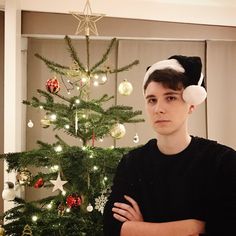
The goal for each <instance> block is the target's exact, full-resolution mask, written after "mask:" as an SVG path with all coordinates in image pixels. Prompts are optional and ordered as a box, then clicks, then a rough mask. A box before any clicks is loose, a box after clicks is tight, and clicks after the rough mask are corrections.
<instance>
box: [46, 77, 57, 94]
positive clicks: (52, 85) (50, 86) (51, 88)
mask: <svg viewBox="0 0 236 236" xmlns="http://www.w3.org/2000/svg"><path fill="white" fill-rule="evenodd" d="M46 89H47V90H48V92H50V93H58V92H59V90H60V84H59V81H58V80H57V79H55V78H53V79H48V80H47V82H46Z"/></svg>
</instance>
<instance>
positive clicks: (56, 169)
mask: <svg viewBox="0 0 236 236" xmlns="http://www.w3.org/2000/svg"><path fill="white" fill-rule="evenodd" d="M51 170H52V171H54V172H56V171H58V170H59V166H58V165H54V166H52V167H51Z"/></svg>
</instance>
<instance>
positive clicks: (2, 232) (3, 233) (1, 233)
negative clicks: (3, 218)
mask: <svg viewBox="0 0 236 236" xmlns="http://www.w3.org/2000/svg"><path fill="white" fill-rule="evenodd" d="M4 235H5V229H4V228H3V227H2V225H0V236H4Z"/></svg>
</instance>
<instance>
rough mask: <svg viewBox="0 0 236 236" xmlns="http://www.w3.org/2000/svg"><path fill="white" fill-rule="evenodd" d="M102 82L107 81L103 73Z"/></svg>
mask: <svg viewBox="0 0 236 236" xmlns="http://www.w3.org/2000/svg"><path fill="white" fill-rule="evenodd" d="M102 82H103V83H105V82H107V76H106V75H103V76H102Z"/></svg>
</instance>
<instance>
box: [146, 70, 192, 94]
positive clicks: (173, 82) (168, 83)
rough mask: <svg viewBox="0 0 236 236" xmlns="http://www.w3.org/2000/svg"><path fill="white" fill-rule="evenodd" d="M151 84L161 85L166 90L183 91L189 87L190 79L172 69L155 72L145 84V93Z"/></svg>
mask: <svg viewBox="0 0 236 236" xmlns="http://www.w3.org/2000/svg"><path fill="white" fill-rule="evenodd" d="M150 82H158V83H161V84H162V85H163V86H164V87H165V88H170V89H173V90H181V89H182V88H186V87H187V86H189V79H188V77H187V76H186V75H185V74H184V73H181V72H178V71H176V70H172V69H163V70H155V71H154V72H153V73H152V74H151V75H150V76H149V78H148V79H147V81H146V83H145V84H144V87H143V88H144V91H145V90H146V89H147V86H148V85H149V83H150Z"/></svg>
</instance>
